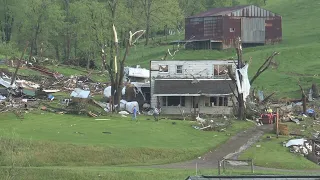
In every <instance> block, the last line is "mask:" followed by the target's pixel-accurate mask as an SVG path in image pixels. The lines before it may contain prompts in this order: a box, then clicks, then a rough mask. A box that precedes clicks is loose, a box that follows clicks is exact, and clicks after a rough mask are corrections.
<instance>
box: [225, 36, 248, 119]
mask: <svg viewBox="0 0 320 180" xmlns="http://www.w3.org/2000/svg"><path fill="white" fill-rule="evenodd" d="M235 45H236V51H237V56H238V62H237V63H235V64H236V67H237V69H241V68H243V66H244V63H243V61H242V45H241V39H240V37H239V38H238V39H237V41H236V44H235ZM235 73H238V76H239V80H240V86H241V81H242V75H241V73H240V72H239V71H236V72H235ZM228 75H229V77H230V79H231V80H232V82H233V83H234V84H235V85H236V91H237V93H236V94H235V93H234V96H235V97H236V99H237V102H238V103H237V109H236V110H237V117H238V119H239V120H245V119H246V108H245V101H244V99H243V93H242V92H239V90H238V88H239V87H238V85H237V80H236V78H235V75H234V74H233V70H232V68H231V67H230V66H229V67H228ZM230 88H231V87H230ZM231 89H232V88H231ZM232 91H233V90H232Z"/></svg>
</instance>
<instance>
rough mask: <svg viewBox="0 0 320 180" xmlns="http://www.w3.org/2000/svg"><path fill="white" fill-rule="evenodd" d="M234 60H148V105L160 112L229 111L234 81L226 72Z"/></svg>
mask: <svg viewBox="0 0 320 180" xmlns="http://www.w3.org/2000/svg"><path fill="white" fill-rule="evenodd" d="M228 66H231V67H232V69H233V70H235V65H234V62H233V61H227V60H193V61H151V62H150V74H151V77H150V79H151V81H150V86H151V107H156V106H160V107H161V112H162V113H163V114H180V110H179V107H180V108H181V109H182V110H183V111H184V112H185V113H186V114H190V113H194V112H195V111H196V112H197V113H205V114H213V115H214V114H230V113H232V110H233V103H232V98H234V96H233V91H235V85H234V84H233V82H232V80H231V79H230V78H229V76H228Z"/></svg>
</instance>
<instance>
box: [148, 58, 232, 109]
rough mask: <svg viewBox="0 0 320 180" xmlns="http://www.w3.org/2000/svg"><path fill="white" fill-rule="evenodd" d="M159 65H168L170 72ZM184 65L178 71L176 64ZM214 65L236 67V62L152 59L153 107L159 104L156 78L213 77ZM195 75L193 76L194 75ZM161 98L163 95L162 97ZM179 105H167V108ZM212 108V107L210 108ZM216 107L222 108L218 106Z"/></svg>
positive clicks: (151, 85) (188, 101) (188, 105)
mask: <svg viewBox="0 0 320 180" xmlns="http://www.w3.org/2000/svg"><path fill="white" fill-rule="evenodd" d="M159 65H168V72H167V73H163V72H159ZM177 65H182V74H177V73H176V70H177V69H176V66H177ZM214 65H232V66H233V69H235V65H234V62H233V61H231V60H228V61H227V60H194V61H151V63H150V66H151V67H150V71H151V77H150V87H151V88H150V91H151V107H155V106H156V105H157V97H156V96H153V94H154V83H155V79H192V78H193V76H194V77H196V78H198V79H213V78H214V76H213V73H214ZM192 75H193V76H192ZM160 98H161V97H160ZM190 101H191V98H190V99H189V98H186V108H188V109H190V108H191V102H190ZM170 108H174V109H176V110H177V111H179V110H178V109H177V107H167V108H166V109H170ZM210 109H211V110H212V108H210ZM216 109H219V110H220V109H221V108H219V107H216Z"/></svg>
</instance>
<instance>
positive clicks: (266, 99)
mask: <svg viewBox="0 0 320 180" xmlns="http://www.w3.org/2000/svg"><path fill="white" fill-rule="evenodd" d="M274 94H276V92H273V93H271V94H270V95H268V96H267V97H266V98H264V100H263V101H261V104H264V103H266V102H267V101H268V100H269V99H270V98H271V97H272V96H273V95H274Z"/></svg>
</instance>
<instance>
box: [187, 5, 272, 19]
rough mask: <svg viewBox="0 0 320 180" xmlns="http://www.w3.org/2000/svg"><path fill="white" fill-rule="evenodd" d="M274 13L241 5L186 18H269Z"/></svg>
mask: <svg viewBox="0 0 320 180" xmlns="http://www.w3.org/2000/svg"><path fill="white" fill-rule="evenodd" d="M275 15H276V14H275V13H272V12H271V11H268V10H266V9H263V8H260V7H258V6H255V5H242V6H234V7H221V8H212V9H209V10H208V11H205V12H202V13H199V14H196V15H194V16H190V17H188V18H201V17H209V16H249V17H251V16H255V17H269V16H275Z"/></svg>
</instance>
